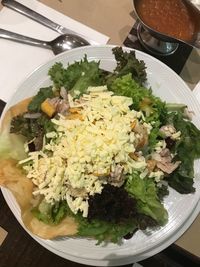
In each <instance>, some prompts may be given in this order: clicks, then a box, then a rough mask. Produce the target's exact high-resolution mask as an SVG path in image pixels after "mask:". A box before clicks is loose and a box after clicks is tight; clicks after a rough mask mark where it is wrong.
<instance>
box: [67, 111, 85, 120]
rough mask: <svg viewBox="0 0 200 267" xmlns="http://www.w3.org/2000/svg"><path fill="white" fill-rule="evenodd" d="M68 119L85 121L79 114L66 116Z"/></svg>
mask: <svg viewBox="0 0 200 267" xmlns="http://www.w3.org/2000/svg"><path fill="white" fill-rule="evenodd" d="M66 119H67V120H80V121H83V120H84V119H83V116H82V115H81V114H79V113H72V114H68V115H67V116H66Z"/></svg>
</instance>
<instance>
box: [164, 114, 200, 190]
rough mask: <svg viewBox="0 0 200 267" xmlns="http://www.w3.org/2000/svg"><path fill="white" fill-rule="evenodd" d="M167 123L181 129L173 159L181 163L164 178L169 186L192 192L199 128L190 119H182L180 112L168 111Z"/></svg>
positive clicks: (199, 149) (198, 143) (198, 152)
mask: <svg viewBox="0 0 200 267" xmlns="http://www.w3.org/2000/svg"><path fill="white" fill-rule="evenodd" d="M168 123H170V124H172V125H174V127H175V128H176V130H177V131H181V138H180V140H179V141H178V142H176V146H175V151H174V152H176V158H175V160H179V161H181V164H180V166H179V168H178V169H176V170H175V171H174V172H173V173H172V174H171V175H170V176H168V177H167V178H166V179H167V180H168V182H169V185H170V186H171V187H173V188H174V189H175V190H177V191H178V192H180V193H182V194H187V193H191V192H194V191H195V188H194V187H193V183H194V181H193V178H194V160H195V159H198V158H199V157H200V139H199V138H200V130H199V129H198V128H197V127H196V126H195V125H194V124H193V123H192V122H191V121H189V120H186V119H184V114H183V113H181V112H172V113H170V114H169V115H168ZM187 155H188V156H187Z"/></svg>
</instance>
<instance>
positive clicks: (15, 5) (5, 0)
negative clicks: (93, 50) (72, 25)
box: [1, 0, 92, 45]
mask: <svg viewBox="0 0 200 267" xmlns="http://www.w3.org/2000/svg"><path fill="white" fill-rule="evenodd" d="M1 3H2V5H3V6H5V7H7V8H10V9H12V10H14V11H17V12H18V13H20V14H22V15H24V16H26V17H28V18H30V19H32V20H34V21H36V22H38V23H40V24H42V25H44V26H46V27H48V28H50V29H52V30H54V31H56V32H58V33H60V34H73V35H77V36H80V37H81V42H83V39H87V40H88V38H87V37H86V36H83V35H82V34H77V33H76V32H74V31H72V30H70V29H67V28H65V27H63V26H62V25H60V24H58V23H56V22H54V21H52V20H50V19H48V18H46V17H45V16H43V15H41V14H39V13H37V12H36V11H34V10H32V9H30V8H28V7H26V6H24V5H23V4H21V3H19V2H17V1H14V0H2V1H1ZM91 41H92V40H89V41H86V40H85V43H86V44H85V45H88V44H89V43H91Z"/></svg>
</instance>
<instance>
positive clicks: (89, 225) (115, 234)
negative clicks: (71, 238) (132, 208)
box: [76, 216, 137, 244]
mask: <svg viewBox="0 0 200 267" xmlns="http://www.w3.org/2000/svg"><path fill="white" fill-rule="evenodd" d="M76 219H77V220H78V223H79V227H78V236H83V237H93V238H95V239H96V240H97V241H98V243H97V244H100V243H101V242H104V241H110V242H113V243H118V242H120V241H121V239H122V238H123V237H124V236H125V235H127V234H128V233H133V232H134V231H135V230H137V224H136V223H135V222H134V221H133V220H130V221H126V222H124V223H118V224H116V223H110V222H105V221H100V220H92V221H88V220H87V219H85V218H83V217H82V216H76Z"/></svg>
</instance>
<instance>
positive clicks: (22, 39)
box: [0, 29, 51, 49]
mask: <svg viewBox="0 0 200 267" xmlns="http://www.w3.org/2000/svg"><path fill="white" fill-rule="evenodd" d="M0 38H3V39H7V40H10V41H15V42H19V43H23V44H28V45H34V46H39V47H43V48H47V49H51V46H50V45H49V43H48V42H45V41H42V40H38V39H35V38H31V37H28V36H25V35H21V34H18V33H15V32H10V31H7V30H4V29H0Z"/></svg>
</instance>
